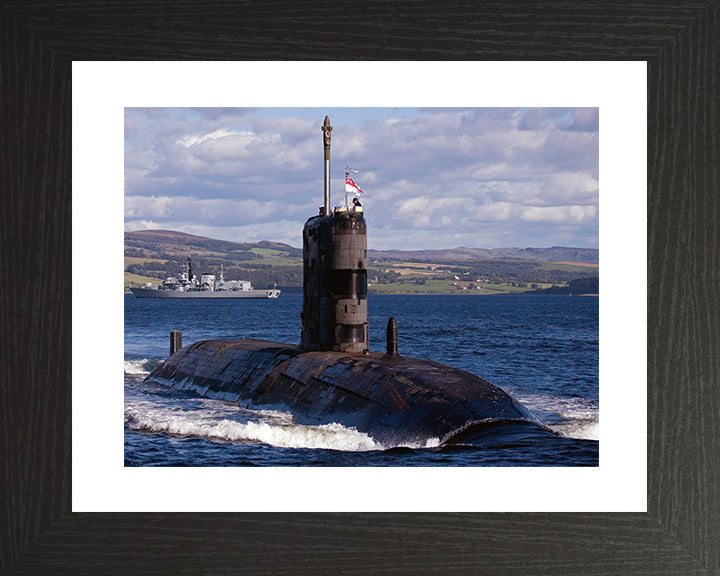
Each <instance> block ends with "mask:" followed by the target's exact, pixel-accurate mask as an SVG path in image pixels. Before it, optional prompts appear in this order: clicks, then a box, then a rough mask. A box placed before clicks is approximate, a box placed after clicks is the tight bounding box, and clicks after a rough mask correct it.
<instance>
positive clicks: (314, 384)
mask: <svg viewBox="0 0 720 576" xmlns="http://www.w3.org/2000/svg"><path fill="white" fill-rule="evenodd" d="M321 129H322V133H323V148H324V163H325V167H324V171H325V174H324V204H323V206H321V207H320V208H319V214H317V215H315V216H312V217H311V218H309V219H308V220H307V222H306V223H305V226H304V228H303V308H302V313H301V334H300V344H299V345H293V344H284V343H278V342H271V341H265V340H254V339H244V338H242V339H239V340H202V341H198V342H195V343H193V344H191V345H189V346H185V347H182V335H181V332H179V331H174V332H171V334H170V356H169V357H168V358H167V359H166V360H165V361H164V362H163V363H161V364H160V365H159V366H157V367H156V368H155V369H154V370H153V372H151V374H150V375H149V376H148V377H147V380H148V381H151V382H154V383H158V384H162V385H165V386H170V387H173V388H176V389H181V390H189V391H193V392H195V393H197V394H199V395H201V396H203V397H208V398H217V399H222V400H226V401H230V402H234V403H237V404H238V405H240V406H242V407H244V408H245V407H246V408H252V409H260V410H282V411H286V412H289V413H291V414H292V416H293V419H294V422H295V423H297V424H303V425H320V424H330V423H333V422H334V423H338V424H341V425H343V426H345V427H347V428H354V429H356V430H357V431H359V432H362V433H365V434H367V435H368V436H370V437H372V438H373V440H374V441H375V442H376V443H377V444H379V445H381V446H386V447H389V448H390V447H396V446H408V445H413V446H418V445H419V446H432V447H434V446H445V445H453V444H459V443H462V444H465V443H469V444H477V443H481V442H482V440H483V438H486V437H488V436H493V437H497V435H498V434H500V435H503V434H504V435H505V436H512V437H515V438H518V437H527V436H528V435H530V436H533V437H537V436H544V435H547V436H556V435H555V434H554V433H553V432H552V431H550V430H549V429H548V428H546V427H544V426H543V425H541V424H540V423H538V422H537V421H535V420H534V419H533V418H532V417H531V416H530V414H529V413H528V412H527V410H526V409H525V408H524V407H523V406H522V405H521V404H520V403H519V402H518V401H517V400H516V399H515V398H513V397H512V396H511V395H510V394H508V393H506V392H505V391H503V390H502V389H501V388H499V387H497V386H495V385H493V384H491V383H490V382H488V381H487V380H484V379H483V378H480V377H479V376H476V375H474V374H471V373H469V372H466V371H463V370H459V369H456V368H452V367H450V366H446V365H443V364H440V363H438V362H433V361H429V360H421V359H417V358H410V357H405V356H403V355H401V354H400V353H399V352H398V337H397V323H396V321H395V319H394V318H390V319H388V323H387V328H386V347H385V350H384V351H382V352H371V351H370V349H369V331H368V321H367V313H368V306H367V302H368V298H367V295H368V291H367V225H366V221H365V216H364V209H363V207H362V206H360V205H359V203H355V204H354V205H350V206H348V205H347V204H348V203H347V197H346V202H345V204H346V205H345V206H340V207H336V208H334V209H331V208H330V148H331V131H332V126H331V125H330V120H329V118H328V117H327V116H326V117H325V121H324V123H323V125H322V128H321Z"/></svg>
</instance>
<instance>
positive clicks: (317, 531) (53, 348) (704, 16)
mask: <svg viewBox="0 0 720 576" xmlns="http://www.w3.org/2000/svg"><path fill="white" fill-rule="evenodd" d="M719 56H720V2H719V1H718V0H703V1H698V0H690V1H689V2H662V1H660V2H658V1H657V0H655V1H653V2H651V1H649V0H639V1H637V2H632V3H626V2H622V1H618V0H610V1H604V2H599V1H598V0H589V1H586V2H582V3H573V2H567V1H550V2H542V3H537V2H529V1H526V0H520V1H510V2H498V1H494V0H491V1H489V2H471V1H467V0H456V1H455V2H449V3H448V2H446V3H436V2H431V1H428V0H418V1H411V0H404V1H400V2H383V1H379V0H374V1H370V2H348V1H344V2H335V3H330V2H324V1H320V2H315V3H312V4H306V3H285V2H277V1H272V0H271V1H268V2H237V1H232V2H231V1H226V0H219V1H215V2H197V1H195V0H179V1H175V2H172V3H167V2H162V1H158V2H153V3H143V2H138V1H137V0H128V1H126V2H119V1H117V2H115V1H109V2H103V3H91V4H84V3H78V2H70V1H68V0H59V1H57V2H53V3H43V2H35V1H32V0H24V1H20V0H6V1H5V2H4V3H3V4H2V6H0V190H2V192H3V194H2V195H1V198H2V200H1V201H0V202H1V203H2V204H1V205H2V209H1V210H0V239H1V243H0V244H1V245H0V253H1V254H2V274H0V313H1V316H0V318H1V320H0V321H1V322H2V330H1V331H0V333H1V334H2V340H3V341H2V346H0V350H1V352H0V354H2V355H1V356H0V487H2V488H1V489H0V572H2V573H3V574H36V573H37V574H58V573H68V574H114V573H117V574H130V573H132V574H163V573H173V574H225V573H227V574H249V573H258V574H296V573H304V574H318V573H328V574H375V573H393V574H430V573H443V572H446V573H452V574H513V575H516V574H530V575H544V574H548V575H549V574H552V575H553V576H557V575H560V574H567V575H571V574H572V575H578V574H593V575H606V574H607V575H609V574H655V575H669V574H678V575H680V574H682V575H687V574H698V575H700V574H702V575H708V574H720V478H719V477H718V476H719V474H720V441H719V438H720V410H719V409H718V408H719V407H720V386H718V384H719V383H718V379H719V377H720V345H719V335H720V325H719V324H718V318H719V317H720V314H719V312H720V294H719V292H720V266H719V262H718V259H719V258H720V256H718V255H719V254H720V251H718V250H717V249H716V247H717V246H718V245H720V242H719V240H720V239H719V238H718V223H717V221H716V215H717V214H718V213H719V211H718V208H719V203H720V160H719V159H720V138H718V134H720V101H719V99H718V92H719V91H720V66H718V62H719V61H720V58H719ZM196 59H201V60H202V59H210V60H224V59H228V60H289V59H290V60H295V59H297V60H317V59H335V60H384V59H393V60H548V59H550V60H645V61H647V63H648V190H647V199H648V221H647V232H648V244H647V246H648V262H647V278H648V292H647V303H648V406H647V410H648V454H647V463H648V512H647V513H623V514H611V513H602V514H591V513H579V514H569V513H550V512H549V513H528V514H518V513H513V514H476V513H473V514H450V513H441V514H395V513H386V514H378V513H373V514H341V513H336V514H328V513H312V514H279V513H277V514H234V513H233V514H230V513H228V514H185V513H178V514H166V513H165V514H151V513H142V514H101V513H95V514H89V513H72V512H71V488H72V485H71V448H72V444H71V420H72V414H71V407H72V402H71V400H72V390H71V376H72V366H71V361H72V355H71V352H72V325H71V314H72V306H73V305H74V306H82V302H81V301H77V302H75V303H73V301H72V286H71V264H72V257H71V248H72V195H71V185H72V164H71V160H72V146H71V144H72V141H71V117H72V116H71V113H72V108H71V104H72V75H71V72H72V70H71V68H72V61H73V60H196ZM318 81H322V79H318ZM339 81H341V79H339ZM638 265H642V263H638ZM619 281H621V279H619ZM628 289H629V290H632V289H633V287H632V286H628ZM98 337H102V335H101V334H99V335H98ZM194 489H196V487H194ZM234 489H238V490H241V489H242V487H234ZM288 489H289V490H292V486H288ZM438 489H440V490H443V489H452V487H443V486H433V487H428V492H429V493H430V492H431V491H432V490H438ZM478 490H482V486H478ZM256 496H257V495H256ZM298 496H299V497H302V495H298ZM257 497H259V496H257Z"/></svg>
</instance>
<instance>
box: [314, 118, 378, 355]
mask: <svg viewBox="0 0 720 576" xmlns="http://www.w3.org/2000/svg"><path fill="white" fill-rule="evenodd" d="M331 130H332V126H330V120H329V119H328V117H327V116H326V117H325V122H324V123H323V126H322V131H323V144H324V149H325V205H324V206H323V208H322V209H321V211H320V214H321V215H320V216H315V217H313V218H310V219H309V220H308V221H307V222H306V223H305V227H304V229H303V312H302V338H301V347H302V348H303V350H330V351H334V352H345V353H348V354H367V353H368V351H369V338H368V323H367V235H366V225H365V218H364V217H363V212H362V210H357V209H356V210H354V211H350V210H348V209H347V208H344V209H337V210H334V211H331V210H330V131H331ZM356 201H357V199H356ZM354 204H355V203H354ZM359 204H360V203H359V202H357V203H356V204H355V206H356V207H357V206H358V205H359Z"/></svg>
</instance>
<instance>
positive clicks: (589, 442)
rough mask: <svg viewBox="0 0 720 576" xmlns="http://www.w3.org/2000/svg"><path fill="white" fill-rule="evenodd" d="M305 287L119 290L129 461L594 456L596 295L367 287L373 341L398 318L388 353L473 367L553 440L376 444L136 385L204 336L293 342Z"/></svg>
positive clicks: (461, 462) (271, 462)
mask: <svg viewBox="0 0 720 576" xmlns="http://www.w3.org/2000/svg"><path fill="white" fill-rule="evenodd" d="M301 310H302V294H292V293H282V294H281V295H280V297H279V298H278V299H276V300H179V299H147V298H141V299H136V298H135V297H134V296H133V295H132V294H126V295H125V465H126V466H597V465H598V444H599V442H598V439H599V416H598V414H599V406H598V351H599V345H598V298H597V297H569V296H561V295H542V296H541V295H507V296H506V295H498V296H476V295H472V296H466V295H458V296H453V295H448V296H444V295H443V296H440V295H438V296H435V295H433V296H415V295H413V296H400V295H376V294H371V295H370V296H369V300H368V321H369V325H370V349H371V350H372V351H384V349H385V341H384V338H385V325H386V323H387V319H388V318H389V317H390V316H393V317H395V319H396V320H397V323H398V341H399V353H400V354H403V355H405V356H411V357H416V358H424V359H428V360H434V361H437V362H441V363H444V364H448V365H450V366H453V367H455V368H460V369H462V370H466V371H468V372H472V373H473V374H476V375H478V376H481V377H482V378H485V379H486V380H489V381H490V382H492V383H493V384H495V385H497V386H500V387H501V388H503V389H504V390H505V391H506V392H508V393H510V394H512V395H513V396H514V397H515V398H516V399H518V400H519V401H520V402H521V403H522V404H523V405H524V406H525V407H526V408H527V409H528V410H529V411H530V413H531V415H532V416H533V417H534V418H535V419H536V420H538V421H539V422H540V423H542V424H544V425H545V426H547V427H549V428H551V429H552V430H553V431H555V432H556V433H557V436H556V437H554V438H553V437H550V438H538V437H529V438H522V437H520V438H518V437H502V438H498V441H497V442H494V443H493V442H485V443H484V444H483V445H482V447H475V446H468V445H461V446H451V447H438V446H433V445H432V443H429V444H427V445H424V446H381V445H378V444H376V443H375V442H374V441H373V439H372V438H370V437H368V436H366V435H365V434H361V433H359V432H357V431H356V430H353V429H347V428H344V427H342V426H340V425H338V424H331V425H325V426H300V425H296V424H295V423H294V422H293V418H292V415H290V414H289V413H285V412H277V411H265V410H248V409H246V408H241V407H239V406H238V405H237V404H233V403H228V402H224V401H221V400H213V399H207V398H202V397H200V396H198V395H196V394H195V393H193V392H185V391H178V390H174V389H170V388H165V387H163V386H159V385H156V384H149V383H146V382H144V379H145V377H146V376H147V375H148V373H149V372H150V371H151V370H152V368H153V367H154V366H156V365H157V364H158V363H159V362H161V361H162V360H163V359H164V358H166V357H167V355H168V351H169V333H170V331H171V330H181V331H182V333H183V345H188V344H191V343H193V342H195V341H197V340H203V339H214V338H240V337H242V336H244V337H245V338H258V339H265V340H275V341H278V342H286V343H289V344H298V343H299V340H300V311H301Z"/></svg>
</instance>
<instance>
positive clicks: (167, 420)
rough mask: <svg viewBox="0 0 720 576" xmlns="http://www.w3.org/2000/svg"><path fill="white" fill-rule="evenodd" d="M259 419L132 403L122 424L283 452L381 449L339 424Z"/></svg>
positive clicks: (138, 428) (364, 437)
mask: <svg viewBox="0 0 720 576" xmlns="http://www.w3.org/2000/svg"><path fill="white" fill-rule="evenodd" d="M258 416H261V418H262V417H263V416H264V418H263V419H262V420H261V421H255V420H251V421H249V422H238V421H236V420H231V419H228V418H225V417H218V416H217V415H213V414H212V413H208V412H207V411H203V410H184V409H181V408H177V407H165V406H160V405H158V404H153V403H150V402H142V401H138V402H131V403H128V404H127V405H126V407H125V422H126V424H127V426H128V427H129V428H130V429H133V430H144V431H151V432H166V433H168V434H179V435H182V436H195V437H200V438H207V439H210V440H219V441H226V442H263V443H265V444H270V445H271V446H277V447H282V448H322V449H329V450H343V451H350V452H361V451H368V450H382V449H383V447H382V446H380V445H378V444H377V443H376V442H375V441H373V439H372V438H370V437H369V436H368V435H366V434H363V433H361V432H358V431H357V430H355V429H354V428H345V427H344V426H341V425H340V424H336V423H331V424H323V425H318V426H302V425H299V424H287V423H282V422H287V417H286V416H282V417H279V415H278V413H276V412H272V413H270V412H265V413H264V414H258ZM268 416H270V418H268ZM275 422H278V423H275Z"/></svg>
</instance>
